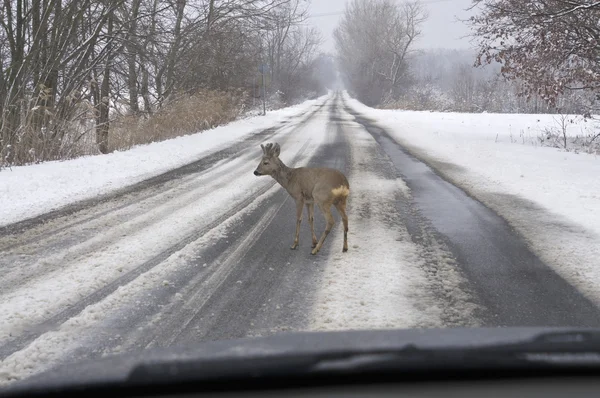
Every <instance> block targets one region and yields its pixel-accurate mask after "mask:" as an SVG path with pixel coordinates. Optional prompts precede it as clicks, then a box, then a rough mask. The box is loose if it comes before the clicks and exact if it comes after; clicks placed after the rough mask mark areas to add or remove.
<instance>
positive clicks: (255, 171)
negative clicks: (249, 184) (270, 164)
mask: <svg viewBox="0 0 600 398" xmlns="http://www.w3.org/2000/svg"><path fill="white" fill-rule="evenodd" d="M254 175H255V176H260V175H262V174H260V173H259V172H258V170H254Z"/></svg>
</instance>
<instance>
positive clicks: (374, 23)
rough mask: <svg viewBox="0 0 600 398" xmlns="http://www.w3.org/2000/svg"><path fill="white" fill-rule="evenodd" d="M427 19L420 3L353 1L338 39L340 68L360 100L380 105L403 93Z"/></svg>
mask: <svg viewBox="0 0 600 398" xmlns="http://www.w3.org/2000/svg"><path fill="white" fill-rule="evenodd" d="M426 18H427V13H426V11H425V10H424V8H423V7H422V6H421V4H420V3H418V2H410V3H404V4H397V3H395V2H393V1H391V0H353V1H352V2H351V3H350V4H349V5H348V6H347V8H346V12H345V14H344V16H343V17H342V20H341V22H340V24H339V26H338V27H337V28H336V30H335V32H334V38H335V43H336V49H337V52H338V57H339V60H338V62H339V65H340V67H341V69H342V72H343V74H344V77H345V79H346V81H347V83H348V84H350V88H351V89H352V91H354V93H355V94H356V95H357V96H358V97H359V99H361V100H362V101H364V102H366V103H368V104H377V103H380V102H381V101H382V100H383V99H384V98H385V97H389V96H392V97H394V96H397V95H398V94H399V92H400V91H401V87H400V86H401V83H402V81H403V79H405V78H407V72H408V67H407V57H408V55H409V54H410V53H411V51H412V47H413V45H414V42H415V40H416V39H417V38H418V37H419V35H420V34H421V31H420V26H421V24H422V23H423V22H424V21H425V20H426Z"/></svg>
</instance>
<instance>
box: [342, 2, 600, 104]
mask: <svg viewBox="0 0 600 398" xmlns="http://www.w3.org/2000/svg"><path fill="white" fill-rule="evenodd" d="M473 3H474V4H475V5H476V6H477V7H478V8H477V9H478V10H479V14H476V16H475V17H473V18H472V19H471V20H470V21H469V22H468V23H469V25H470V26H471V28H472V32H473V36H474V38H475V40H476V42H477V47H478V48H477V50H475V51H473V52H468V51H454V52H453V51H449V50H439V51H419V50H418V49H417V48H418V39H419V37H420V36H421V34H422V30H421V27H422V24H423V22H424V21H425V20H426V18H427V12H426V9H425V8H424V7H423V6H422V4H421V3H419V2H418V1H406V2H404V3H398V2H395V1H392V0H352V1H351V2H350V3H349V5H348V6H347V8H346V11H345V13H344V15H343V17H342V19H341V21H340V24H339V26H338V27H337V29H336V30H335V34H334V35H335V44H336V50H337V52H338V59H337V61H338V65H339V69H340V72H341V73H342V76H343V80H344V84H345V86H346V87H347V88H348V89H349V90H350V91H351V93H352V94H353V95H355V96H356V97H357V98H358V99H359V100H361V101H362V102H364V103H365V104H367V105H371V106H384V107H394V108H404V109H417V110H441V111H461V112H519V113H559V112H560V113H579V114H585V115H590V114H591V113H593V112H597V111H598V106H597V104H598V98H600V95H599V93H600V84H599V83H598V82H599V81H600V79H599V77H600V68H599V65H600V64H599V63H598V54H599V53H600V28H599V27H598V24H597V21H598V18H599V17H600V2H594V1H592V0H577V1H566V0H551V1H545V2H541V1H526V2H523V1H520V0H474V1H473Z"/></svg>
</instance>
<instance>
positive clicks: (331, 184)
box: [254, 143, 350, 254]
mask: <svg viewBox="0 0 600 398" xmlns="http://www.w3.org/2000/svg"><path fill="white" fill-rule="evenodd" d="M261 148H262V150H263V157H262V159H261V161H260V163H259V164H258V167H257V168H256V170H255V171H254V174H255V175H270V176H271V177H273V178H274V179H275V180H276V181H277V182H278V183H279V184H280V185H281V186H282V187H283V188H285V190H286V191H287V192H288V193H289V194H290V196H291V197H292V198H294V200H295V201H296V233H295V235H294V243H293V244H292V249H296V248H297V247H298V243H299V235H300V223H301V222H302V209H303V208H304V206H305V205H306V210H307V213H308V222H309V224H310V230H311V233H312V244H313V245H312V247H313V250H312V252H311V253H312V254H317V253H318V252H319V250H321V247H322V246H323V242H325V238H327V235H329V232H330V231H331V228H333V225H334V222H335V220H334V218H333V215H332V214H331V206H332V205H333V206H335V208H336V209H337V211H338V213H339V214H340V216H341V218H342V222H343V224H344V246H343V248H342V251H344V252H345V251H348V216H347V215H346V203H347V199H348V195H350V184H349V183H348V179H346V176H345V175H344V174H342V172H340V171H339V170H335V169H330V168H325V167H298V168H291V167H287V166H286V165H285V164H284V163H283V162H282V161H281V160H280V159H279V153H280V147H279V144H277V143H275V144H267V145H266V146H264V145H261ZM315 203H316V204H317V206H318V207H319V209H321V212H322V213H323V215H324V216H325V220H326V222H327V225H326V227H325V231H324V232H323V234H322V235H321V238H320V239H319V240H318V241H317V237H316V235H315V230H314V204H315Z"/></svg>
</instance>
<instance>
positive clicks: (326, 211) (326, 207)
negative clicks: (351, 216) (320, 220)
mask: <svg viewBox="0 0 600 398" xmlns="http://www.w3.org/2000/svg"><path fill="white" fill-rule="evenodd" d="M319 209H321V211H322V212H323V215H324V216H325V221H327V225H325V231H323V235H321V239H319V242H318V243H317V247H315V248H314V249H313V251H312V252H311V254H317V253H318V252H319V250H321V246H323V242H325V238H327V235H329V232H331V228H333V224H334V223H335V220H334V219H333V215H332V214H331V202H327V203H323V204H322V203H319Z"/></svg>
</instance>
